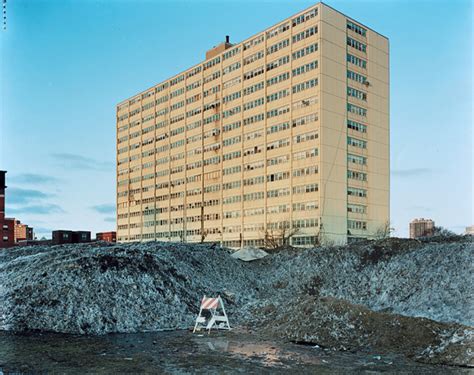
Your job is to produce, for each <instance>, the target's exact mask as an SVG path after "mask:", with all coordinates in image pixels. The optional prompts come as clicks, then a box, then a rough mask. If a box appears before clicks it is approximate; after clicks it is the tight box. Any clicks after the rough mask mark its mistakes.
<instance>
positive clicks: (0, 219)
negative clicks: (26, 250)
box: [0, 171, 15, 248]
mask: <svg viewBox="0 0 474 375" xmlns="http://www.w3.org/2000/svg"><path fill="white" fill-rule="evenodd" d="M6 173H7V171H0V225H1V228H2V238H1V241H0V248H3V247H11V246H14V244H15V219H9V218H6V217H5V190H6V188H7V186H6V185H5V175H6Z"/></svg>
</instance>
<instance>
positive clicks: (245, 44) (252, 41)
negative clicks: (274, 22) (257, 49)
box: [244, 34, 265, 51]
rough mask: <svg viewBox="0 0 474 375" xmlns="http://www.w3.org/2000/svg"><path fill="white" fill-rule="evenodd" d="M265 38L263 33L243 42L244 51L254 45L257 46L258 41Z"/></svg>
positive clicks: (260, 41)
mask: <svg viewBox="0 0 474 375" xmlns="http://www.w3.org/2000/svg"><path fill="white" fill-rule="evenodd" d="M264 40H265V35H264V34H261V35H259V36H257V37H255V38H253V39H252V40H249V41H248V42H245V43H244V51H245V50H248V49H249V48H252V47H254V46H257V45H259V44H260V43H262V42H263V41H264Z"/></svg>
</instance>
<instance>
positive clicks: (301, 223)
mask: <svg viewBox="0 0 474 375" xmlns="http://www.w3.org/2000/svg"><path fill="white" fill-rule="evenodd" d="M317 226H318V219H303V220H293V228H315V227H317Z"/></svg>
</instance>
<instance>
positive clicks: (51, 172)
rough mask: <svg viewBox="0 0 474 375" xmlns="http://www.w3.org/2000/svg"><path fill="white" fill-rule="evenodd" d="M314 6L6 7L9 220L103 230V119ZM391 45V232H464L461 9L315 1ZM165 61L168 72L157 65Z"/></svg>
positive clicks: (468, 105) (461, 4)
mask: <svg viewBox="0 0 474 375" xmlns="http://www.w3.org/2000/svg"><path fill="white" fill-rule="evenodd" d="M314 3H315V2H314V1H276V0H274V1H268V0H267V1H261V2H258V1H228V2H226V1H166V2H165V1H140V0H137V1H132V0H128V1H125V0H108V1H104V0H102V1H88V0H83V1H79V0H76V1H70V0H56V1H42V0H34V1H32V0H8V3H7V29H6V30H1V31H0V56H1V62H0V64H1V65H0V90H1V91H0V96H1V103H0V169H6V170H8V174H7V184H8V185H9V188H8V190H7V215H9V216H15V217H18V218H20V219H21V220H22V221H24V222H26V223H29V224H30V225H33V226H34V227H35V228H36V231H37V232H38V233H39V235H40V236H42V235H47V236H50V231H51V230H52V229H58V228H64V229H78V230H79V229H83V230H92V231H93V232H96V231H105V230H112V229H114V228H115V219H114V218H115V208H114V203H115V105H116V104H117V103H118V102H120V101H122V100H123V99H125V98H127V97H129V96H131V95H133V94H136V93H137V92H140V91H143V90H145V89H146V88H148V87H151V86H153V85H154V84H156V83H158V82H160V81H162V80H164V79H166V78H167V77H169V76H171V75H174V74H176V73H178V72H179V71H182V70H185V69H186V68H188V67H190V66H192V65H194V64H196V63H198V62H200V61H202V60H203V58H204V54H205V51H206V50H207V49H209V48H211V47H212V46H214V45H216V44H218V43H219V42H220V41H222V40H223V39H224V36H225V35H230V36H231V42H232V41H234V42H238V41H241V40H243V39H245V38H247V37H249V36H251V35H252V34H254V33H256V32H259V31H261V30H263V29H265V28H267V27H269V26H271V25H272V24H274V23H276V22H278V21H279V20H282V19H284V18H286V17H288V16H290V15H291V14H294V13H296V12H298V11H300V10H302V9H304V8H306V7H308V6H310V5H312V4H314ZM326 3H327V4H328V5H331V6H332V7H334V8H336V9H337V10H339V11H341V12H343V13H345V14H347V15H349V16H351V17H353V18H355V19H356V20H358V21H360V22H362V23H363V24H365V25H367V26H369V27H371V28H373V29H375V30H377V31H378V32H380V33H381V34H384V35H386V36H388V37H389V38H390V46H391V168H392V173H391V220H392V226H393V227H395V229H396V232H395V234H396V235H399V236H406V235H407V233H408V222H409V221H410V220H411V219H412V218H414V217H430V218H432V219H434V220H435V221H436V223H437V224H438V225H442V226H444V227H447V228H450V229H452V230H454V231H456V232H461V231H463V229H464V227H465V226H467V225H470V224H473V221H474V220H473V198H472V196H473V194H472V186H473V174H472V170H473V155H472V143H473V133H472V43H473V40H472V4H471V2H470V1H467V0H465V1H461V0H451V1H408V0H404V1H401V0H397V1H395V0H394V1H367V0H366V1H356V0H351V1H336V0H334V1H332V0H328V1H326ZM165 56H166V58H165Z"/></svg>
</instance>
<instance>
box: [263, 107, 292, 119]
mask: <svg viewBox="0 0 474 375" xmlns="http://www.w3.org/2000/svg"><path fill="white" fill-rule="evenodd" d="M289 111H290V106H289V105H286V106H283V107H280V108H276V109H272V110H271V111H268V112H267V118H272V117H275V116H281V115H283V114H285V113H288V112H289Z"/></svg>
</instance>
